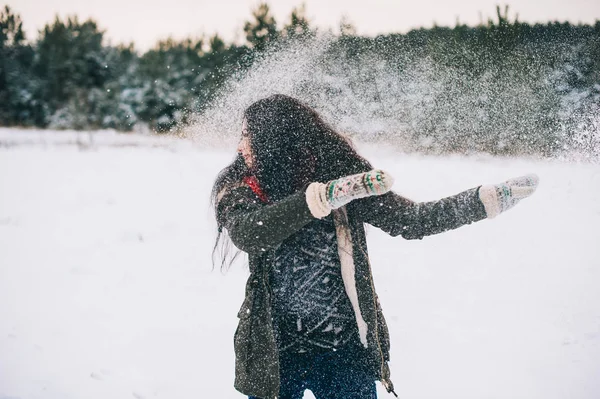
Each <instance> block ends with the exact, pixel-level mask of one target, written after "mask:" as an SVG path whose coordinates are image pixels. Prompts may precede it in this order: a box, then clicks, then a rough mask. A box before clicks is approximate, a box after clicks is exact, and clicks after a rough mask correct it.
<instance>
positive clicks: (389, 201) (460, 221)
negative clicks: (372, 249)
mask: <svg viewBox="0 0 600 399" xmlns="http://www.w3.org/2000/svg"><path fill="white" fill-rule="evenodd" d="M351 206H352V213H353V214H355V215H356V216H357V217H358V218H359V219H361V220H363V221H364V222H366V223H369V224H370V225H372V226H375V227H378V228H380V229H381V230H383V231H385V232H386V233H388V234H390V235H391V236H394V237H396V236H399V235H400V236H402V237H403V238H405V239H407V240H415V239H419V240H420V239H422V238H423V237H425V236H430V235H434V234H439V233H443V232H445V231H448V230H453V229H456V228H459V227H461V226H464V225H467V224H471V223H473V222H477V221H479V220H482V219H485V218H486V217H487V214H486V211H485V208H484V206H483V203H482V202H481V200H480V199H479V187H476V188H473V189H470V190H467V191H464V192H462V193H459V194H456V195H453V196H450V197H446V198H442V199H440V200H437V201H430V202H414V201H411V200H409V199H407V198H404V197H402V196H400V195H398V194H396V193H394V192H389V193H387V194H384V195H381V196H379V197H371V198H365V199H362V200H359V201H355V203H353V204H351Z"/></svg>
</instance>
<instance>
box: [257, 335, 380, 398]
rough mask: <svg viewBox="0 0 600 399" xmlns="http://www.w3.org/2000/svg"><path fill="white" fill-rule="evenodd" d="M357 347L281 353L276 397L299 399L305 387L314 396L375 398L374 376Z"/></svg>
mask: <svg viewBox="0 0 600 399" xmlns="http://www.w3.org/2000/svg"><path fill="white" fill-rule="evenodd" d="M361 349H362V348H358V349H355V348H353V347H352V348H344V349H340V350H338V351H335V352H334V351H331V352H324V353H317V354H303V353H283V354H281V355H280V358H279V362H280V365H279V374H280V379H281V386H280V390H279V398H278V399H302V397H303V396H304V391H305V390H306V389H310V390H311V391H312V393H313V394H314V395H315V398H317V399H377V390H376V387H375V377H374V376H373V375H372V372H371V371H370V370H369V367H368V366H367V364H366V361H365V360H364V356H361V354H360V350H361ZM249 399H260V398H256V397H254V396H250V397H249Z"/></svg>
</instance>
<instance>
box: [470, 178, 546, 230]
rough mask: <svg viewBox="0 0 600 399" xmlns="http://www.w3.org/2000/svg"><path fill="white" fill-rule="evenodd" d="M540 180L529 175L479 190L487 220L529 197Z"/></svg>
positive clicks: (482, 187)
mask: <svg viewBox="0 0 600 399" xmlns="http://www.w3.org/2000/svg"><path fill="white" fill-rule="evenodd" d="M539 181H540V178H539V177H538V176H537V175H535V174H529V175H525V176H521V177H517V178H514V179H510V180H507V181H505V182H504V183H500V184H496V185H486V186H481V187H480V188H479V199H480V200H481V202H482V203H483V206H484V207H485V212H486V213H487V217H488V218H489V219H491V218H494V217H496V216H498V215H499V214H500V213H502V212H504V211H507V210H509V209H510V208H512V207H513V206H515V205H516V204H518V203H519V201H521V200H522V199H523V198H527V197H529V196H530V195H531V194H533V193H534V191H535V190H536V189H537V186H538V183H539Z"/></svg>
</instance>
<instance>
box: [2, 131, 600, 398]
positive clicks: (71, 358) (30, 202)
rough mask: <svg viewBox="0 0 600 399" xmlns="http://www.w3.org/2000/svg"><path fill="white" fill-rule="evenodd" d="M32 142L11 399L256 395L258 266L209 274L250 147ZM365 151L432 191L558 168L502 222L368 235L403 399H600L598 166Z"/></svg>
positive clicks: (9, 153) (13, 159)
mask: <svg viewBox="0 0 600 399" xmlns="http://www.w3.org/2000/svg"><path fill="white" fill-rule="evenodd" d="M19 134H23V132H21V131H11V130H7V129H2V130H1V131H0V398H2V399H8V398H10V399H17V398H19V399H37V398H45V399H46V398H48V399H95V398H98V399H106V398H111V399H116V398H137V399H140V398H144V399H146V398H148V399H149V398H165V399H173V398H177V399H185V398H226V399H227V398H231V399H234V398H241V397H242V395H240V394H238V393H237V392H236V391H235V390H234V389H233V387H232V385H233V370H234V363H233V339H232V336H233V332H234V330H235V327H236V323H237V319H236V313H237V310H238V307H239V306H240V304H241V301H242V297H243V288H244V287H243V286H244V282H245V278H246V275H247V271H246V268H245V266H244V265H243V264H242V263H239V264H236V265H234V266H233V267H232V269H231V270H230V271H229V272H228V273H227V274H223V273H221V272H220V271H219V270H214V271H213V270H212V266H211V260H210V254H211V250H212V245H213V242H214V237H215V223H214V221H213V217H212V211H211V209H210V207H209V202H208V198H209V192H210V188H211V185H212V182H213V180H214V178H215V175H216V174H217V172H218V171H219V170H220V168H222V167H223V166H224V165H225V164H226V163H228V161H229V160H230V159H231V158H232V156H233V148H230V149H229V150H228V151H224V150H215V149H201V148H198V146H195V145H192V144H189V143H187V144H186V142H179V143H174V142H173V141H172V140H164V139H150V138H147V137H145V138H138V137H137V136H131V135H130V136H118V137H117V136H115V137H114V138H113V139H108V138H106V137H108V136H102V135H96V137H97V138H96V139H95V141H93V142H89V143H88V142H87V141H85V140H87V139H86V136H85V135H75V137H79V139H78V140H79V141H77V140H75V141H73V140H63V139H60V137H62V138H64V137H67V136H66V135H64V134H63V135H62V136H61V134H58V133H49V132H44V133H43V134H41V133H31V132H30V133H26V132H25V133H24V134H23V136H22V137H21V138H27V139H26V140H25V139H23V140H20V139H19V138H18V137H17V136H16V135H19ZM113 136H114V135H113ZM31 137H33V138H31ZM102 137H104V138H102ZM15 138H16V139H15ZM88 138H89V137H88ZM123 140H125V141H126V142H127V143H128V144H123V142H124V141H123ZM86 143H88V144H89V145H88V144H86ZM115 143H116V144H115ZM119 143H121V144H119ZM156 143H158V144H156ZM59 144H61V145H59ZM73 144H76V145H73ZM361 151H362V153H363V154H364V155H366V156H367V157H368V158H369V159H371V160H372V162H373V163H374V164H375V165H376V166H377V167H381V168H384V169H386V170H389V171H390V172H391V173H393V175H394V176H395V178H396V184H395V190H396V191H397V192H400V193H402V194H404V195H406V196H408V197H410V198H412V199H416V200H433V199H437V198H439V197H441V196H445V195H450V194H454V193H456V192H459V191H461V190H463V189H466V188H469V187H472V186H475V185H478V184H481V183H495V182H500V181H502V180H504V179H506V178H510V177H513V176H518V175H521V174H525V173H528V172H536V173H538V174H539V176H540V178H541V183H540V187H539V189H538V192H537V193H536V194H535V195H534V196H533V197H531V198H529V199H527V200H525V201H524V202H523V203H522V204H519V205H518V206H517V207H516V208H515V209H514V210H511V211H510V212H508V213H506V214H503V215H500V216H499V217H498V218H496V219H494V220H491V221H482V222H480V223H477V224H474V225H471V226H467V227H464V228H461V229H459V230H456V231H453V232H449V233H446V234H442V235H439V236H434V237H428V238H425V239H424V240H422V241H405V240H403V239H401V238H390V237H388V236H386V235H385V234H384V233H381V232H380V231H378V230H377V229H375V228H370V229H369V230H368V240H369V249H370V254H371V258H372V259H371V260H372V264H373V268H374V273H375V284H376V286H377V289H378V292H379V295H380V297H381V301H382V305H383V308H384V311H385V314H386V316H387V319H388V322H389V325H390V330H391V338H392V362H391V369H392V377H393V378H392V379H393V381H394V383H395V384H396V390H397V392H398V394H399V395H400V397H401V398H411V399H413V398H436V399H437V398H461V399H469V398H473V399H475V398H476V399H482V398H486V399H487V398H489V399H491V398H498V399H506V398H523V399H537V398H539V399H564V398H578V399H587V398H589V399H592V398H598V397H600V233H599V227H600V167H598V166H597V165H585V164H567V163H558V162H547V161H544V162H542V161H531V160H519V159H511V160H508V159H493V158H458V157H456V158H430V157H419V156H408V155H403V154H397V153H393V152H392V151H389V150H385V149H384V148H382V147H379V148H374V147H364V146H363V147H361ZM379 389H380V397H381V398H388V397H389V398H391V396H387V394H386V393H385V392H384V390H383V389H381V387H379ZM306 397H312V396H310V394H307V395H306Z"/></svg>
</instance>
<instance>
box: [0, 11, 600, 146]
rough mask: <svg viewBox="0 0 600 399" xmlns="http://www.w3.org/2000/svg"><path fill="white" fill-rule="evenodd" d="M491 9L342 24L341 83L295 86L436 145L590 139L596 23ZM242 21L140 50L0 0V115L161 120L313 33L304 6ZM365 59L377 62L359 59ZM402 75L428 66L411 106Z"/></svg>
mask: <svg viewBox="0 0 600 399" xmlns="http://www.w3.org/2000/svg"><path fill="white" fill-rule="evenodd" d="M496 11H497V12H496V16H495V18H494V19H489V20H487V21H486V22H482V23H480V24H479V25H477V26H473V27H472V26H467V25H464V24H460V23H457V24H456V26H454V27H439V26H434V27H433V28H427V29H425V28H422V29H415V30H411V31H410V32H407V33H404V34H386V35H379V36H377V37H361V36H358V35H357V34H356V29H355V28H354V27H353V26H352V24H350V23H348V22H346V21H342V22H341V23H340V29H339V32H337V33H335V34H333V36H335V40H334V41H333V44H331V46H329V47H328V49H327V51H326V56H327V57H328V59H329V60H328V61H327V62H326V63H325V64H326V65H325V66H324V68H325V69H327V68H328V67H327V65H329V67H330V69H332V68H333V67H332V65H333V64H334V63H338V64H340V63H343V64H344V68H343V69H344V70H353V71H354V72H355V73H354V74H353V76H352V77H346V78H345V81H344V82H345V83H344V84H345V85H346V86H347V87H345V88H343V89H340V88H339V87H337V88H336V87H332V86H331V85H329V86H328V85H327V84H324V83H323V82H314V81H313V82H308V83H306V84H309V85H310V84H312V85H317V84H320V85H321V86H322V87H321V88H320V89H322V90H323V91H324V92H326V93H327V92H328V93H329V95H330V96H332V97H333V96H335V95H339V94H340V90H341V91H344V90H348V91H349V92H351V94H352V95H354V96H355V97H357V98H359V97H360V99H361V101H363V103H364V102H365V101H368V102H370V103H372V104H376V105H377V106H376V108H377V107H379V108H378V111H377V112H376V113H375V116H376V114H377V113H378V114H379V116H381V114H382V113H383V114H385V113H394V115H396V116H398V117H402V118H404V120H405V121H408V122H407V123H408V126H405V127H404V130H405V131H406V132H408V133H407V135H408V137H409V138H410V140H409V141H410V144H411V145H413V146H414V147H418V148H417V149H419V148H420V149H423V148H425V149H427V148H428V147H430V148H429V150H432V148H433V147H432V146H434V145H433V144H431V143H438V144H437V145H438V146H440V145H441V144H439V143H443V145H442V147H440V148H438V149H437V150H436V151H446V152H447V151H451V152H454V151H458V152H465V151H467V152H468V151H471V150H473V151H480V150H482V149H483V150H485V149H486V148H488V150H489V148H493V151H491V152H494V153H504V152H515V150H514V148H515V146H517V145H519V146H522V145H524V144H527V145H529V146H533V147H535V151H534V152H538V153H544V154H550V153H553V152H556V151H557V150H558V149H560V148H561V147H563V146H564V145H565V140H567V139H568V140H569V143H573V142H580V145H581V146H584V147H585V146H588V147H589V146H592V147H593V146H598V143H597V141H600V138H599V137H596V136H597V135H596V136H594V123H597V122H596V120H595V119H594V118H593V114H594V112H598V110H599V109H598V108H597V106H598V104H600V21H596V23H595V24H594V25H573V24H571V23H569V22H564V23H561V22H548V23H546V24H535V25H531V24H528V23H524V22H520V21H519V20H518V18H514V19H512V20H511V18H510V17H509V13H508V7H506V8H504V9H503V10H502V9H501V8H500V7H498V9H497V10H496ZM243 29H244V34H245V42H244V43H243V44H236V43H227V42H226V41H225V40H223V39H222V38H221V37H220V36H219V35H218V34H215V35H212V36H209V37H199V38H187V39H182V40H175V39H171V38H169V39H165V40H162V41H159V42H158V43H157V44H156V45H155V46H154V47H153V48H151V49H150V50H148V51H146V52H143V53H141V52H139V51H137V50H136V49H135V47H134V45H133V44H129V45H116V46H113V45H107V44H106V43H105V40H104V33H105V32H104V31H102V30H101V29H100V28H99V26H98V24H97V23H96V21H93V20H86V21H83V22H82V21H80V20H79V19H78V18H77V17H76V16H72V17H67V18H66V19H60V18H58V17H56V18H55V20H54V21H53V22H51V23H49V24H47V25H46V26H45V27H44V28H43V29H42V30H41V31H40V32H39V35H38V37H37V38H35V39H33V40H28V38H27V37H26V36H25V33H24V31H23V21H22V19H21V18H20V16H19V15H17V14H15V13H14V12H13V11H12V10H11V9H10V7H9V6H5V7H4V9H3V10H2V11H1V12H0V125H2V126H25V127H27V126H36V127H48V128H71V129H99V128H113V129H117V130H121V131H128V130H131V129H133V127H134V126H135V125H136V124H138V123H144V124H147V125H148V126H149V127H150V128H151V129H152V130H155V131H158V132H165V131H172V130H173V129H176V128H177V127H178V126H182V125H185V124H186V123H188V122H189V121H190V119H191V118H192V117H193V115H197V114H198V113H201V112H203V110H205V109H207V107H210V106H211V105H212V104H213V103H214V101H216V100H217V99H218V98H219V95H220V94H221V91H222V89H223V87H224V85H226V83H227V82H229V81H231V80H232V79H241V78H242V77H243V76H244V75H245V74H246V73H247V72H248V71H249V70H251V68H252V66H253V65H254V64H255V63H256V62H257V60H260V59H261V57H263V56H264V54H267V53H268V51H270V49H272V48H273V47H276V46H279V47H280V48H281V47H282V45H283V46H284V45H285V43H288V42H289V43H292V42H296V41H298V40H312V39H314V38H316V37H318V36H319V35H322V34H325V33H326V32H321V31H319V29H317V28H316V27H314V26H313V25H311V23H310V21H309V20H308V18H307V17H306V10H305V8H304V6H300V7H297V8H295V9H294V10H293V11H292V12H291V14H290V15H289V16H288V18H287V19H286V20H285V22H284V23H283V24H280V23H278V21H276V19H275V17H274V16H273V15H272V12H271V10H270V8H269V6H268V4H266V3H262V4H259V5H258V6H257V7H256V8H255V9H253V10H252V13H251V16H250V18H249V20H248V21H247V22H246V23H245V24H244V27H243ZM331 34H332V33H331V32H330V35H331ZM365 60H377V63H375V62H371V67H369V68H366V67H365V65H366V64H365V62H366V61H365ZM417 61H418V62H417ZM424 65H426V67H424ZM378 68H379V69H378ZM419 68H421V69H422V70H420V72H418V70H419ZM357 71H358V72H357ZM383 72H385V73H383ZM415 73H420V75H419V79H424V78H423V76H425V75H427V76H428V78H427V79H428V80H427V81H428V82H429V83H428V84H429V85H430V86H431V87H428V88H427V90H428V93H430V92H431V91H432V90H434V91H435V93H434V95H421V96H420V99H419V101H421V102H422V103H423V104H414V103H410V101H413V100H411V99H410V98H411V97H410V96H408V95H406V90H404V91H402V90H403V89H398V90H399V91H398V92H397V93H396V92H394V89H393V86H394V84H395V82H394V80H393V79H394V76H396V77H399V76H400V75H402V74H403V75H402V76H404V78H406V77H407V76H409V77H410V76H412V75H414V74H415ZM411 74H412V75H411ZM442 77H443V78H442ZM419 79H416V80H417V81H418V80H419ZM414 81H415V80H414V79H413V81H412V82H410V81H408V82H407V84H408V85H410V84H413V85H414ZM423 81H424V80H423ZM431 82H434V83H435V84H434V85H432V84H431ZM432 87H433V89H432ZM390 93H392V94H394V95H400V96H403V95H404V98H403V101H404V102H402V101H400V102H399V101H398V100H397V99H396V100H395V101H391V100H389V99H388V100H386V95H391V94H390ZM398 93H399V94H398ZM403 93H404V94H403ZM467 94H468V95H467ZM309 97H310V96H309ZM309 100H310V99H309ZM427 101H429V102H430V104H425V102H427ZM501 103H503V104H501ZM507 103H510V104H507ZM399 104H400V105H399ZM499 104H500V105H499ZM374 107H375V106H374ZM411 107H412V108H417V107H418V108H419V112H418V113H415V112H414V110H413V111H411ZM594 107H596V108H594ZM324 112H326V110H325V111H324ZM411 112H412V113H411ZM511 113H514V114H515V115H512V116H511V115H510V114H511ZM519 114H522V117H521V119H520V118H519V116H518V115H519ZM590 115H592V116H590ZM384 116H385V115H384ZM465 118H470V119H471V120H465ZM590 118H591V119H590ZM511 119H512V120H514V121H515V123H512V122H511ZM473 120H475V122H474V121H473ZM524 121H525V122H527V123H524ZM582 123H583V124H584V125H585V124H587V125H585V126H584V127H583V128H582V127H581V124H582ZM498 126H501V128H502V130H503V131H499V129H498ZM590 126H591V128H590ZM596 127H597V126H596ZM577 129H579V130H577ZM532 130H533V131H535V132H536V134H531V131H532ZM386 134H390V133H389V132H385V131H382V132H375V133H374V134H372V135H371V136H373V135H384V136H385V135H386ZM575 136H577V137H575ZM469 142H472V143H475V144H474V147H473V145H471V144H468V143H469ZM465 143H467V144H465ZM469 146H470V147H469ZM433 150H435V149H433ZM530 152H531V151H530Z"/></svg>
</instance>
